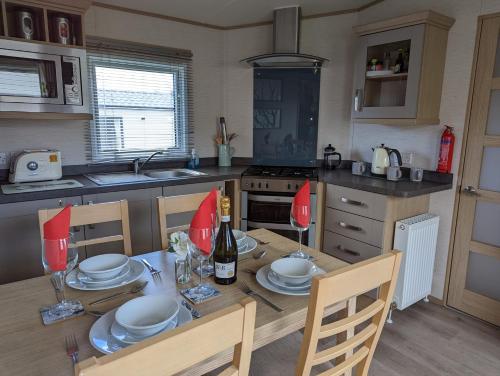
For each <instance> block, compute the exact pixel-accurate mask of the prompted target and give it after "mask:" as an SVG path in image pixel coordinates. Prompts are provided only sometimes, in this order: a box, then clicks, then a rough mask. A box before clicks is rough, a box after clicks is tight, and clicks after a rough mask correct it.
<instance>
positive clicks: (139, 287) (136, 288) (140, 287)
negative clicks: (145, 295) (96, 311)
mask: <svg viewBox="0 0 500 376" xmlns="http://www.w3.org/2000/svg"><path fill="white" fill-rule="evenodd" d="M147 284H148V281H146V282H144V283H142V284H140V285H136V286H134V287H132V288H131V289H130V290H127V291H122V292H118V293H116V294H113V295H110V296H107V297H105V298H102V299H98V300H94V301H93V302H90V303H89V305H94V304H98V303H104V302H107V301H108V300H113V299H115V298H118V297H119V296H122V295H127V294H137V293H138V292H141V291H142V290H144V288H145V287H146V285H147Z"/></svg>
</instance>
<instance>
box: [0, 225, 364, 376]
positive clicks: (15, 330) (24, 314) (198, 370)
mask: <svg viewBox="0 0 500 376" xmlns="http://www.w3.org/2000/svg"><path fill="white" fill-rule="evenodd" d="M248 235H249V236H252V237H253V238H255V239H257V240H258V241H261V242H264V243H267V244H259V245H258V246H257V249H256V250H255V251H253V252H252V253H247V254H244V255H241V256H240V259H239V262H238V268H239V271H238V281H244V282H246V284H247V285H248V286H249V287H250V288H252V289H254V290H255V291H257V292H258V293H259V294H262V295H264V296H265V297H266V298H268V299H270V300H271V301H272V302H273V303H275V304H276V305H278V306H280V307H281V308H283V309H284V311H283V312H277V311H275V310H274V309H272V308H271V307H270V306H268V305H266V304H265V303H264V302H263V301H261V300H259V298H258V297H256V298H255V299H256V301H257V316H256V322H255V335H254V349H258V348H260V347H262V346H265V345H267V344H269V343H271V342H273V341H276V340H278V339H280V338H282V337H284V336H286V335H288V334H290V333H293V332H295V331H297V330H299V329H301V328H303V327H304V325H305V320H306V314H307V306H308V300H309V296H287V295H281V294H277V293H274V292H271V291H269V290H267V289H264V288H263V287H261V286H260V285H259V284H258V283H257V281H256V279H255V275H253V274H251V273H247V272H244V271H243V270H244V269H248V270H253V271H257V270H258V269H259V268H260V267H261V266H264V265H266V264H269V263H271V262H272V261H273V260H276V259H278V258H280V257H281V256H283V255H285V254H288V253H290V252H292V251H294V250H296V249H297V247H298V243H296V242H295V241H293V240H290V239H287V238H285V237H283V236H280V235H277V234H275V233H273V232H271V231H268V230H264V229H259V230H253V231H250V232H248ZM259 243H260V242H259ZM304 249H305V250H306V251H307V252H308V253H309V254H310V255H311V256H313V257H314V262H315V263H316V264H317V265H318V266H319V267H321V268H322V269H324V270H325V271H327V272H328V271H332V270H336V269H339V268H342V267H344V266H346V265H347V264H346V263H345V262H343V261H341V260H339V259H336V258H334V257H332V256H329V255H327V254H325V253H322V252H319V251H318V250H314V249H311V248H308V247H304ZM259 250H265V251H266V254H265V256H264V257H262V258H261V259H258V260H256V259H254V258H253V257H252V254H253V253H255V252H258V251H259ZM134 257H135V258H137V259H142V258H145V259H146V260H148V261H149V262H150V263H151V264H152V265H153V266H154V267H155V268H157V269H159V270H161V271H162V272H161V280H158V279H153V278H152V276H151V275H150V273H149V272H148V271H147V270H146V271H145V273H144V275H143V277H142V278H141V279H142V280H148V281H149V283H148V285H147V286H146V288H145V289H144V291H143V292H142V293H143V294H145V295H150V294H162V295H165V296H177V297H178V298H179V299H181V295H180V294H179V290H180V289H181V288H185V287H186V286H190V285H194V284H195V283H196V281H197V277H198V276H197V275H195V274H193V279H192V281H191V282H190V283H189V284H187V285H182V286H180V285H176V283H175V278H174V262H175V258H176V255H175V254H174V253H170V252H167V251H157V252H151V253H147V254H142V255H138V256H134ZM139 282H140V281H138V282H136V283H139ZM212 283H213V282H212ZM216 287H217V288H218V289H219V290H220V291H221V295H220V296H218V297H216V298H214V299H212V300H209V301H206V302H204V303H201V304H198V305H196V306H195V308H196V309H197V310H198V311H199V312H200V313H201V314H202V315H206V314H209V313H211V312H214V311H217V310H220V309H222V308H224V307H227V306H229V305H231V304H234V303H236V302H239V301H240V300H241V299H243V298H244V297H245V296H246V295H245V294H244V293H243V291H242V290H241V289H240V286H239V283H238V282H236V283H234V284H232V285H229V286H221V285H216ZM129 289H130V286H126V287H121V288H117V289H113V290H106V291H78V290H73V289H71V288H69V287H66V297H67V298H69V299H79V300H80V301H81V302H82V303H83V304H84V306H85V308H86V309H89V310H99V311H108V310H110V309H113V308H115V307H118V306H120V305H121V304H123V302H125V301H127V300H129V299H132V298H134V297H136V296H137V295H138V294H128V295H125V296H123V297H122V298H119V299H116V300H112V301H109V302H106V303H102V304H97V305H93V306H90V307H89V306H88V303H90V302H92V301H94V300H96V299H99V298H102V297H106V296H108V295H110V294H113V293H115V292H118V291H122V290H123V291H126V290H129ZM55 302H56V296H55V293H54V289H53V287H52V284H51V282H50V276H48V275H47V276H42V277H38V278H32V279H28V280H24V281H19V282H14V283H9V284H5V285H2V286H0V375H6V376H7V375H15V376H24V375H26V376H28V375H29V376H32V375H37V376H43V375H47V376H49V375H50V376H59V375H60V376H63V375H64V376H67V375H72V374H73V368H72V363H71V359H70V358H69V357H68V356H67V355H66V350H65V337H66V336H67V335H72V334H74V335H75V336H76V338H77V341H78V345H79V358H80V360H83V359H86V358H88V357H91V356H98V357H99V356H104V355H103V354H101V353H99V352H98V351H97V350H95V349H94V348H93V347H92V346H91V344H90V341H89V330H90V328H91V326H92V324H93V323H94V322H95V321H96V320H97V318H96V317H94V316H91V315H90V314H85V315H83V316H79V317H76V318H71V319H68V320H65V321H62V322H59V323H55V324H52V325H48V326H44V325H43V323H42V321H41V317H40V313H39V309H40V307H42V306H44V305H49V304H53V303H55ZM354 311H355V298H352V299H351V300H349V301H348V302H343V303H339V304H336V305H333V306H331V307H329V308H328V309H327V310H326V312H325V315H331V314H333V313H339V312H340V313H341V314H342V315H351V314H353V313H354ZM349 335H350V334H349V333H347V334H345V335H344V336H345V337H348V336H349ZM345 339H346V338H339V340H340V341H342V340H345ZM193 346H196V343H193ZM165 359H166V360H168V354H165ZM230 360H231V351H227V352H225V353H221V354H218V355H217V356H214V357H213V358H211V359H209V360H207V361H205V362H203V363H201V364H198V365H196V366H195V367H194V368H191V369H190V370H189V371H188V372H187V373H186V374H189V375H203V374H204V373H206V372H209V371H211V370H213V369H215V368H217V367H219V366H221V365H223V364H225V363H228V362H229V361H230Z"/></svg>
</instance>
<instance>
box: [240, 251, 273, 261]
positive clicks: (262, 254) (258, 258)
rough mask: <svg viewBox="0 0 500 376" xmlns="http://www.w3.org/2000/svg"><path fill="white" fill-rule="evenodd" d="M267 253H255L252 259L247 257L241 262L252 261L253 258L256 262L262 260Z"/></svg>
mask: <svg viewBox="0 0 500 376" xmlns="http://www.w3.org/2000/svg"><path fill="white" fill-rule="evenodd" d="M266 253H267V251H265V250H262V251H260V252H257V253H254V254H253V255H252V257H247V258H244V259H243V260H239V262H242V261H245V260H250V259H251V258H253V259H254V260H260V259H261V258H262V257H264V256H265V255H266Z"/></svg>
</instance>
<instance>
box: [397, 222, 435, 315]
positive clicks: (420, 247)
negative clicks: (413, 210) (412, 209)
mask: <svg viewBox="0 0 500 376" xmlns="http://www.w3.org/2000/svg"><path fill="white" fill-rule="evenodd" d="M438 227H439V217H438V216H437V215H434V214H429V213H427V214H421V215H417V216H416V217H411V218H407V219H403V220H401V221H397V222H396V229H395V235H394V249H396V250H399V251H402V252H403V257H402V260H401V269H400V271H399V277H398V284H397V287H396V291H395V293H394V302H395V303H396V305H397V308H398V309H400V310H402V309H405V308H406V307H408V306H410V305H412V304H414V303H416V302H418V301H419V300H421V299H426V300H427V296H428V295H429V294H430V293H431V285H432V274H433V271H434V258H435V255H436V242H437V236H438Z"/></svg>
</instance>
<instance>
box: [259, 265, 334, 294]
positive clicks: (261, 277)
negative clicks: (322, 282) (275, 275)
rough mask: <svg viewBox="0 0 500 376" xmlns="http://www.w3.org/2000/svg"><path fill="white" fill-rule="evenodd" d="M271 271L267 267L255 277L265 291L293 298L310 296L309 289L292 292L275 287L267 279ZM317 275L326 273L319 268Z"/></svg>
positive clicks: (261, 269) (260, 270)
mask: <svg viewBox="0 0 500 376" xmlns="http://www.w3.org/2000/svg"><path fill="white" fill-rule="evenodd" d="M270 270H271V266H270V265H265V266H263V267H262V268H260V269H259V270H258V271H257V275H256V276H255V277H256V279H257V282H258V283H259V285H261V286H262V287H264V288H265V289H268V290H269V291H272V292H275V293H277V294H282V295H292V296H306V295H309V292H310V289H309V287H308V288H303V289H301V290H290V289H288V288H283V287H279V286H276V285H274V284H273V283H272V282H271V281H270V280H269V278H268V277H267V276H268V274H269V271H270ZM317 273H318V274H324V273H325V271H324V270H323V269H321V268H318V272H317Z"/></svg>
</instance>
